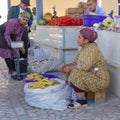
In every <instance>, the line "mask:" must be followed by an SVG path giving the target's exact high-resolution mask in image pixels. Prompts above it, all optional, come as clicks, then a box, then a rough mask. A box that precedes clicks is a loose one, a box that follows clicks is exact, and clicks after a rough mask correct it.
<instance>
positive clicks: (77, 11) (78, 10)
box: [76, 8, 84, 14]
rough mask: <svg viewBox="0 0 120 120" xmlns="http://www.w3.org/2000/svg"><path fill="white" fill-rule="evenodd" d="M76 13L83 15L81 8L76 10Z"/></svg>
mask: <svg viewBox="0 0 120 120" xmlns="http://www.w3.org/2000/svg"><path fill="white" fill-rule="evenodd" d="M76 13H79V14H81V13H84V9H83V8H76Z"/></svg>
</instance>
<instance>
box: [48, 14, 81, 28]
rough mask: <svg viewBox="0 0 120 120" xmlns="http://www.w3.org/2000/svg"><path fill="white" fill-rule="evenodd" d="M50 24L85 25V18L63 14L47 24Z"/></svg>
mask: <svg viewBox="0 0 120 120" xmlns="http://www.w3.org/2000/svg"><path fill="white" fill-rule="evenodd" d="M47 25H48V26H80V25H83V20H82V19H81V18H73V17H71V16H67V15H65V16H61V17H58V18H55V19H53V20H51V21H49V23H48V24H47Z"/></svg>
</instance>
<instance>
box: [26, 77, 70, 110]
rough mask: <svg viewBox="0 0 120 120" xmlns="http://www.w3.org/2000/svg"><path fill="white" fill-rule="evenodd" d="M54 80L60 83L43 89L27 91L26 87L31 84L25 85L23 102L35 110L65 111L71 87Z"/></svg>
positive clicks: (61, 81)
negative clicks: (35, 108)
mask: <svg viewBox="0 0 120 120" xmlns="http://www.w3.org/2000/svg"><path fill="white" fill-rule="evenodd" d="M54 80H56V81H58V82H60V84H58V85H55V86H50V87H47V88H45V89H29V88H28V86H29V85H30V84H31V83H27V84H25V86H24V92H25V101H26V102H27V103H28V104H29V105H30V106H34V107H37V108H43V109H52V110H60V111H63V110H65V109H67V105H68V104H69V100H70V98H71V87H70V86H69V85H67V84H66V83H65V82H64V81H63V80H60V79H57V78H54Z"/></svg>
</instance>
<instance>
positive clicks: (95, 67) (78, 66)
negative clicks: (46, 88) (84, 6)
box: [61, 28, 110, 108]
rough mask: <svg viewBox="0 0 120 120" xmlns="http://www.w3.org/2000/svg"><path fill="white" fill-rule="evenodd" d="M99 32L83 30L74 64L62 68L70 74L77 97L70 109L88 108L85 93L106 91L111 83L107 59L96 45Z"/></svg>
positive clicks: (79, 37) (80, 34) (88, 29)
mask: <svg viewBox="0 0 120 120" xmlns="http://www.w3.org/2000/svg"><path fill="white" fill-rule="evenodd" d="M97 36H98V35H97V32H95V31H94V30H91V29H90V28H83V29H81V30H80V32H79V35H78V40H77V42H78V44H79V45H80V46H81V49H80V51H79V53H78V55H77V58H76V60H75V61H74V62H73V63H69V64H66V65H64V66H62V68H61V70H62V72H64V73H65V74H68V75H69V77H68V79H69V81H70V84H71V86H72V87H73V90H74V92H75V95H76V99H74V100H73V101H72V102H71V103H70V104H69V105H68V107H69V108H79V107H86V106H87V99H86V96H85V93H86V92H88V91H91V92H96V91H99V90H102V89H106V88H108V86H109V83H110V77H109V72H108V70H107V69H106V67H105V59H104V57H103V55H102V53H101V51H100V50H99V48H98V47H97V46H96V44H95V42H94V41H95V40H96V39H97Z"/></svg>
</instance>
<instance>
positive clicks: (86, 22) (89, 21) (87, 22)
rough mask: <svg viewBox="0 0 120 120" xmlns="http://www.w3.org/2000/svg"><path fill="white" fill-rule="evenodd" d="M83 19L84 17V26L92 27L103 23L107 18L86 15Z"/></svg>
mask: <svg viewBox="0 0 120 120" xmlns="http://www.w3.org/2000/svg"><path fill="white" fill-rule="evenodd" d="M82 17H83V25H84V26H88V27H92V26H93V24H94V23H100V22H103V20H104V19H105V18H106V17H107V16H101V15H89V14H84V15H83V16H82Z"/></svg>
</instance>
